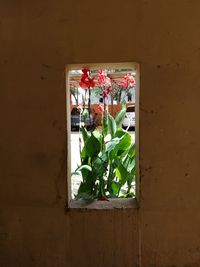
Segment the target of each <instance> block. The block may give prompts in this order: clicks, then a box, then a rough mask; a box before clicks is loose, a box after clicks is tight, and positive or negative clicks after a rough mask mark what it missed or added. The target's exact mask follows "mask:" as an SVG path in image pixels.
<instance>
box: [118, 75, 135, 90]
mask: <svg viewBox="0 0 200 267" xmlns="http://www.w3.org/2000/svg"><path fill="white" fill-rule="evenodd" d="M120 85H121V86H122V87H123V88H125V89H129V88H130V87H133V86H134V85H135V78H134V77H133V75H131V74H127V75H125V76H124V77H123V79H122V81H121V83H120Z"/></svg>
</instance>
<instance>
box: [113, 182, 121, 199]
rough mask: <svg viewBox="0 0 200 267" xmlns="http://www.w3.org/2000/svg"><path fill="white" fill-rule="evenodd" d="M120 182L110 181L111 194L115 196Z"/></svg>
mask: <svg viewBox="0 0 200 267" xmlns="http://www.w3.org/2000/svg"><path fill="white" fill-rule="evenodd" d="M120 187H121V186H120V184H119V183H117V182H112V184H111V188H112V191H113V195H115V196H117V195H118V194H119V190H120Z"/></svg>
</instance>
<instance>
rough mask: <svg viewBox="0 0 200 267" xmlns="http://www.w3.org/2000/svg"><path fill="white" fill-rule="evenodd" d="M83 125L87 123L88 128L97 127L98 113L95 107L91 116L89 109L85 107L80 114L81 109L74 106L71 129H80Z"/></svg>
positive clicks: (91, 111)
mask: <svg viewBox="0 0 200 267" xmlns="http://www.w3.org/2000/svg"><path fill="white" fill-rule="evenodd" d="M81 125H85V126H86V127H87V128H88V129H90V128H95V127H96V125H97V113H96V112H95V110H94V109H93V108H91V109H90V118H89V109H88V108H85V109H83V112H82V114H81V116H80V110H79V109H78V108H76V107H74V108H73V109H72V111H71V130H73V129H78V128H79V127H80V126H81Z"/></svg>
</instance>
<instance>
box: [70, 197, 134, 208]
mask: <svg viewBox="0 0 200 267" xmlns="http://www.w3.org/2000/svg"><path fill="white" fill-rule="evenodd" d="M138 208H139V205H138V201H137V199H136V198H126V199H109V201H102V200H93V201H86V200H70V202H69V205H68V208H67V210H77V209H81V210H111V209H138Z"/></svg>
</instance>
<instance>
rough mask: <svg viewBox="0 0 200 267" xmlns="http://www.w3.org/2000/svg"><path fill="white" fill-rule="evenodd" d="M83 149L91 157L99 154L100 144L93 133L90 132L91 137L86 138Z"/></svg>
mask: <svg viewBox="0 0 200 267" xmlns="http://www.w3.org/2000/svg"><path fill="white" fill-rule="evenodd" d="M85 149H86V154H87V155H88V156H89V157H91V158H93V157H96V156H97V155H98V154H99V152H100V150H101V144H100V142H99V140H98V139H97V138H96V137H95V136H94V135H93V134H91V137H90V138H89V139H88V140H87V142H86V144H85Z"/></svg>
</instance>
